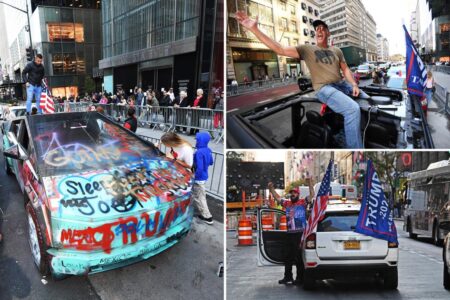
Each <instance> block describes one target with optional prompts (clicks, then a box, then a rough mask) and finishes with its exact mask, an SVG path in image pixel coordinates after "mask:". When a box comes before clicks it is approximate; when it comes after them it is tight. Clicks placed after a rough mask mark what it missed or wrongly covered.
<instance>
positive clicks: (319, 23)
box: [313, 20, 328, 30]
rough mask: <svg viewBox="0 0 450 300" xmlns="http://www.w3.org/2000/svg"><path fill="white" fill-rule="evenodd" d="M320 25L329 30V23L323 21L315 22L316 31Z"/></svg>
mask: <svg viewBox="0 0 450 300" xmlns="http://www.w3.org/2000/svg"><path fill="white" fill-rule="evenodd" d="M319 25H323V26H325V27H326V28H327V29H328V25H327V23H325V22H324V21H322V20H315V21H314V22H313V26H314V30H316V28H317V26H319Z"/></svg>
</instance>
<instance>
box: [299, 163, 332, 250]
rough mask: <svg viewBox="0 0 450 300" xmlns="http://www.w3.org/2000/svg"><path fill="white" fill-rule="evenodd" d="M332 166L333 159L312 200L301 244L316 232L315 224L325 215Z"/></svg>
mask: <svg viewBox="0 0 450 300" xmlns="http://www.w3.org/2000/svg"><path fill="white" fill-rule="evenodd" d="M332 168H333V160H332V159H331V160H330V162H329V163H328V168H327V171H326V172H325V176H323V179H322V182H321V183H320V188H319V192H318V193H317V196H316V200H315V201H314V205H313V208H312V210H311V214H310V216H309V218H308V222H307V223H306V229H305V231H304V232H303V235H302V241H301V245H303V244H304V242H305V239H306V238H307V237H308V236H309V235H310V234H311V233H313V232H316V229H317V224H318V223H319V221H320V220H322V219H323V217H324V216H325V210H326V209H327V202H328V196H329V194H330V182H331V169H332Z"/></svg>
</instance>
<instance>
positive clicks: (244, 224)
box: [238, 220, 253, 246]
mask: <svg viewBox="0 0 450 300" xmlns="http://www.w3.org/2000/svg"><path fill="white" fill-rule="evenodd" d="M252 234H253V231H252V221H250V220H239V225H238V245H240V246H251V245H253V236H252Z"/></svg>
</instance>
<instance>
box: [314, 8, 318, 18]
mask: <svg viewBox="0 0 450 300" xmlns="http://www.w3.org/2000/svg"><path fill="white" fill-rule="evenodd" d="M314 15H315V16H316V17H318V16H319V11H318V10H317V9H315V10H314Z"/></svg>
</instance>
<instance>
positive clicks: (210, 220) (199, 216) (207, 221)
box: [198, 215, 214, 225]
mask: <svg viewBox="0 0 450 300" xmlns="http://www.w3.org/2000/svg"><path fill="white" fill-rule="evenodd" d="M198 218H199V219H200V220H202V221H203V222H205V223H206V224H208V225H212V224H213V223H214V222H213V218H212V217H211V218H205V217H203V216H202V215H198Z"/></svg>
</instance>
